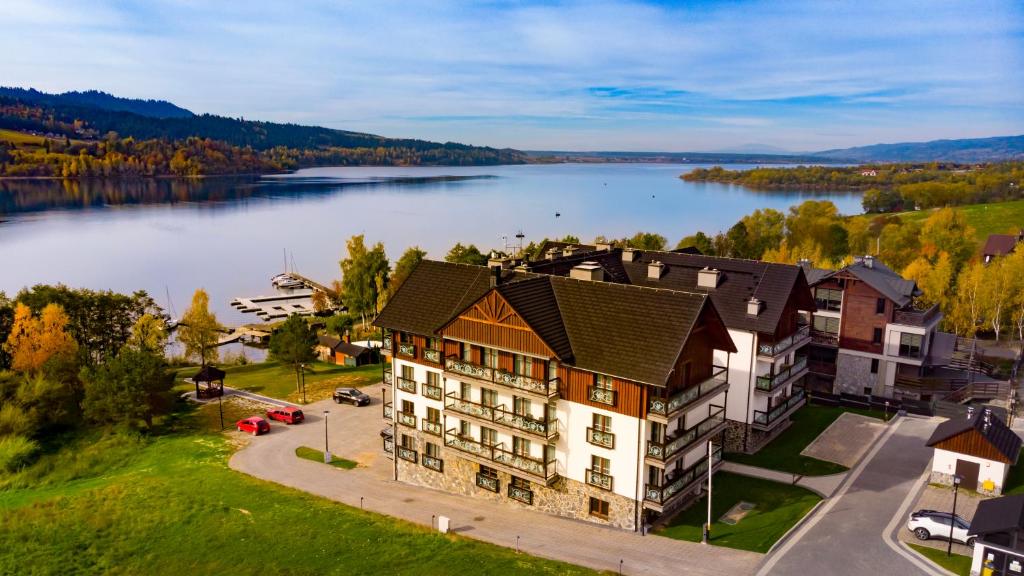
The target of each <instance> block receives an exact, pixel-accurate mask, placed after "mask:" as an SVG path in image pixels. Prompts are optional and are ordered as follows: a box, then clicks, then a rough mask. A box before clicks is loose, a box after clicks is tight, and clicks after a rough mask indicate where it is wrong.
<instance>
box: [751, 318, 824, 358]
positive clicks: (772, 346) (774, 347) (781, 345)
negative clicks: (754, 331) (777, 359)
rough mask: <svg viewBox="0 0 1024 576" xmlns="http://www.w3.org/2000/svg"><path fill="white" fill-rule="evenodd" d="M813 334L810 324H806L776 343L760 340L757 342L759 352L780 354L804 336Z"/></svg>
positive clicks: (761, 353)
mask: <svg viewBox="0 0 1024 576" xmlns="http://www.w3.org/2000/svg"><path fill="white" fill-rule="evenodd" d="M810 335H811V332H810V326H808V325H806V324H804V325H803V326H800V327H799V328H797V329H796V331H795V332H793V333H792V334H790V335H789V336H786V337H785V338H783V339H782V340H779V341H778V342H775V343H769V342H759V343H758V344H757V353H758V354H759V355H761V356H778V355H779V354H782V353H783V352H785V351H786V350H788V349H789V348H790V347H791V346H793V345H794V344H796V343H798V342H800V341H801V340H803V339H804V338H807V337H809V336H810Z"/></svg>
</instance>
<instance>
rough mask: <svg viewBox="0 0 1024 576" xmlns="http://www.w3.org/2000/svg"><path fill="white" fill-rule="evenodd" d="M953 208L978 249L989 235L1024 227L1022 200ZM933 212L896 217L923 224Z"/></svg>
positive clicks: (922, 211) (911, 213)
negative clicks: (964, 218) (963, 220)
mask: <svg viewBox="0 0 1024 576" xmlns="http://www.w3.org/2000/svg"><path fill="white" fill-rule="evenodd" d="M954 208H956V209H957V210H959V211H961V212H963V213H964V216H965V217H966V218H967V223H968V224H970V225H971V226H972V227H973V228H974V236H975V238H976V239H977V241H978V242H979V249H980V247H981V246H980V244H984V242H985V240H986V239H987V238H988V235H989V234H1006V233H1007V232H1009V231H1010V229H1011V228H1016V227H1020V226H1024V200H1013V201H1011V202H995V203H992V204H968V205H965V206H954ZM933 211H934V210H920V211H914V212H900V213H898V216H899V217H900V218H902V219H903V220H904V221H907V222H924V220H925V219H926V218H928V216H930V215H931V214H932V212H933ZM873 216H874V215H870V216H867V217H873Z"/></svg>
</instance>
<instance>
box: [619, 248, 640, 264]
mask: <svg viewBox="0 0 1024 576" xmlns="http://www.w3.org/2000/svg"><path fill="white" fill-rule="evenodd" d="M636 256H637V253H636V251H635V250H633V249H632V248H626V249H625V250H623V251H622V261H623V262H632V261H633V258H635V257H636Z"/></svg>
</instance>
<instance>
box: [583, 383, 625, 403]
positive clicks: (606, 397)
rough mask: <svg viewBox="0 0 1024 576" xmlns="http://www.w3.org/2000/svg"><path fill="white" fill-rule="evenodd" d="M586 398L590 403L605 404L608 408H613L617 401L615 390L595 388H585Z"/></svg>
mask: <svg viewBox="0 0 1024 576" xmlns="http://www.w3.org/2000/svg"><path fill="white" fill-rule="evenodd" d="M587 398H588V399H589V400H590V401H591V402H597V403H598V404H607V405H608V406H615V404H616V403H617V402H618V399H619V398H618V394H617V393H616V392H615V390H609V389H607V388H598V387H597V386H587Z"/></svg>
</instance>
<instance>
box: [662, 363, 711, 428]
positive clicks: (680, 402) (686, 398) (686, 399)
mask: <svg viewBox="0 0 1024 576" xmlns="http://www.w3.org/2000/svg"><path fill="white" fill-rule="evenodd" d="M728 381H729V370H728V369H726V368H723V367H721V366H715V367H714V372H712V374H711V377H710V378H708V379H707V380H704V381H703V382H701V383H700V384H697V385H696V386H690V387H689V388H686V389H683V390H682V391H680V392H677V393H676V394H674V395H672V396H671V397H670V398H667V399H666V398H648V400H647V411H648V412H650V413H652V414H657V415H659V416H664V417H668V416H670V415H672V414H675V413H676V412H678V411H679V410H682V409H683V408H685V407H687V406H689V405H691V404H693V403H694V402H696V401H697V400H699V399H700V398H703V397H704V396H705V395H707V394H708V393H709V392H712V391H713V390H715V389H716V388H718V387H719V386H721V385H722V384H725V383H726V382H728Z"/></svg>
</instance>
